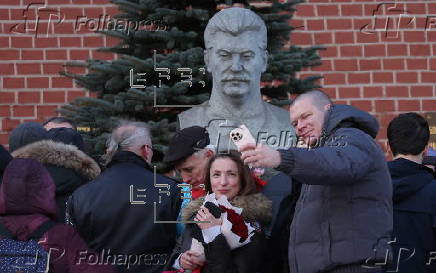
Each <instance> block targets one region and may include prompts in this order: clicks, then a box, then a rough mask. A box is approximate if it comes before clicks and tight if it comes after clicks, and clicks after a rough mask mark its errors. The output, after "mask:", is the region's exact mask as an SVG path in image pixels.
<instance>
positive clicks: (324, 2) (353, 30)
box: [291, 0, 436, 146]
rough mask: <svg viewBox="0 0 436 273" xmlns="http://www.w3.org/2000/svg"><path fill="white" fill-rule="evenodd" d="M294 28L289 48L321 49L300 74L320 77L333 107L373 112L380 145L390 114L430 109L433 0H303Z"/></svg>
mask: <svg viewBox="0 0 436 273" xmlns="http://www.w3.org/2000/svg"><path fill="white" fill-rule="evenodd" d="M394 2H396V3H394ZM383 3H388V4H383ZM292 25H293V26H295V27H298V28H297V30H296V31H295V32H294V33H293V35H292V36H291V42H292V43H294V44H298V45H302V46H309V45H314V44H322V45H325V46H326V48H327V49H326V50H325V51H322V52H321V56H322V60H323V64H322V66H320V67H316V68H314V69H312V70H310V69H309V70H306V71H304V72H302V73H300V76H306V75H311V74H313V73H321V74H322V75H323V76H324V79H323V80H322V81H321V84H322V86H323V87H324V88H323V90H324V91H326V92H328V93H329V94H330V95H331V96H332V98H334V99H335V100H336V101H337V102H340V103H347V104H352V105H355V106H357V107H358V108H360V109H363V110H366V111H369V112H371V113H372V114H374V115H375V116H376V117H377V118H378V120H379V121H380V123H381V131H380V133H379V137H378V139H379V140H380V142H381V143H382V145H383V146H384V144H385V142H386V126H387V124H388V123H389V121H390V120H391V119H392V117H394V116H395V115H397V114H399V113H401V112H409V111H416V112H421V113H423V112H429V111H436V87H435V86H436V57H434V56H435V55H436V1H435V0H427V1H401V0H397V1H371V0H334V1H333V0H330V1H329V0H306V3H303V4H300V5H298V6H297V12H296V14H295V17H294V20H293V21H292Z"/></svg>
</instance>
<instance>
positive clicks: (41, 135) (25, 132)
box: [9, 121, 47, 153]
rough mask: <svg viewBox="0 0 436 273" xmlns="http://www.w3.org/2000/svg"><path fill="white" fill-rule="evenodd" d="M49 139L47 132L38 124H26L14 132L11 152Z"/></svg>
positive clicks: (10, 141)
mask: <svg viewBox="0 0 436 273" xmlns="http://www.w3.org/2000/svg"><path fill="white" fill-rule="evenodd" d="M44 139H47V131H46V130H45V129H44V127H42V125H41V124H39V123H36V122H32V121H30V122H24V123H22V124H20V125H18V126H17V127H16V128H15V129H14V130H12V132H11V135H10V137H9V151H10V152H11V153H12V152H13V151H15V150H17V149H19V148H21V147H23V146H26V145H27V144H31V143H34V142H37V141H40V140H44Z"/></svg>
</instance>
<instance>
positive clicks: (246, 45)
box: [178, 8, 295, 151]
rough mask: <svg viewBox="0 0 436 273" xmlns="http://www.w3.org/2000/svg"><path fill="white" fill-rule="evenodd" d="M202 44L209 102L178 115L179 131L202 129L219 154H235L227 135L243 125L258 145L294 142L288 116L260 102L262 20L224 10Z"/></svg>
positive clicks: (247, 13) (281, 145) (208, 28)
mask: <svg viewBox="0 0 436 273" xmlns="http://www.w3.org/2000/svg"><path fill="white" fill-rule="evenodd" d="M204 41H205V47H206V49H205V51H204V62H205V64H206V66H207V71H208V72H210V73H212V78H213V86H212V93H211V96H210V99H209V100H208V101H206V102H204V103H203V104H201V105H199V106H195V107H193V108H191V109H189V110H187V111H184V112H182V113H180V114H179V115H178V120H179V128H181V129H183V128H186V127H190V126H194V125H197V126H202V127H206V129H207V131H208V132H209V136H210V142H211V144H215V145H217V146H218V147H217V148H218V150H219V151H222V150H226V149H228V148H233V149H234V148H235V146H234V145H233V143H231V142H230V141H229V133H230V131H231V130H232V129H233V128H235V127H238V126H240V125H242V124H245V125H246V126H247V127H248V129H249V130H250V132H251V134H252V135H253V137H254V138H255V139H256V140H257V141H258V142H261V143H266V144H268V145H270V146H272V147H274V148H284V146H285V145H284V144H286V143H288V142H287V141H286V140H283V139H281V138H283V137H286V138H295V132H294V131H293V129H292V126H291V124H290V120H289V113H288V112H287V111H286V110H284V109H282V108H279V107H277V106H273V105H271V104H269V103H267V102H264V101H263V100H262V96H261V93H260V79H261V74H262V72H264V71H265V70H266V68H267V60H268V52H267V50H266V48H267V32H266V26H265V23H264V22H263V20H262V19H261V18H260V17H259V16H258V15H257V14H255V13H254V12H252V11H250V10H248V9H243V8H228V9H224V10H222V11H220V12H218V13H217V14H215V15H214V16H213V17H212V18H211V19H210V21H209V23H208V24H207V26H206V30H205V32H204ZM284 132H286V133H284ZM271 137H272V138H271ZM268 138H269V139H270V140H273V141H269V143H268V141H267V139H268ZM288 144H289V143H288Z"/></svg>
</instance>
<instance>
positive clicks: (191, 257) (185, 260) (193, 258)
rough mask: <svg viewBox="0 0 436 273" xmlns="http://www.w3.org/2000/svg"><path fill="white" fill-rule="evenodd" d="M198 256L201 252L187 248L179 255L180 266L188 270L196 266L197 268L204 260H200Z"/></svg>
mask: <svg viewBox="0 0 436 273" xmlns="http://www.w3.org/2000/svg"><path fill="white" fill-rule="evenodd" d="M200 256H201V254H199V253H197V252H195V251H192V250H188V251H186V252H184V253H183V254H182V255H181V256H180V260H179V262H180V266H181V267H182V268H183V269H188V270H194V269H196V268H199V267H201V266H203V265H204V262H203V261H201V260H200V258H199V257H200Z"/></svg>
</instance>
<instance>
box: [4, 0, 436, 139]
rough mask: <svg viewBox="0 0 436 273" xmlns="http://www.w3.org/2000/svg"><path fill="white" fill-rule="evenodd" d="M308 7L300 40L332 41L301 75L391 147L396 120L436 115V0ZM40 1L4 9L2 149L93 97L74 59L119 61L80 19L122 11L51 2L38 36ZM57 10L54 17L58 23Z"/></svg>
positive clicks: (9, 0) (14, 1) (317, 2)
mask: <svg viewBox="0 0 436 273" xmlns="http://www.w3.org/2000/svg"><path fill="white" fill-rule="evenodd" d="M306 1H307V2H306V3H304V4H300V5H298V6H297V12H296V16H295V17H294V20H293V21H292V22H291V24H292V25H293V26H295V27H298V28H297V30H296V31H295V32H294V34H293V36H292V37H291V38H292V41H291V42H292V43H294V44H298V45H302V46H309V45H314V44H323V45H325V46H326V47H327V50H325V51H322V52H321V56H322V58H323V65H322V66H320V67H317V68H315V69H313V71H312V70H306V71H304V72H302V73H300V76H307V75H311V74H313V73H317V74H322V75H323V76H324V79H323V80H322V81H321V84H322V85H323V86H324V90H325V91H326V92H328V93H329V94H330V95H331V96H332V98H334V99H335V100H336V101H337V102H341V103H348V104H352V105H355V106H357V107H359V108H361V109H363V110H367V111H370V112H371V113H372V114H374V115H375V116H376V117H377V118H378V119H379V121H380V122H381V124H382V127H381V129H382V130H381V133H380V135H379V140H381V141H382V142H384V141H385V138H386V132H385V131H386V130H385V129H386V125H387V123H388V122H389V121H390V120H391V119H392V117H393V116H395V115H396V114H398V113H400V112H404V111H418V112H426V111H436V89H435V83H436V72H435V69H436V58H435V57H433V56H434V55H435V54H436V0H427V1H400V0H397V1H396V4H393V3H390V4H383V5H380V4H382V3H383V2H386V1H371V0H334V1H333V0H306ZM32 2H44V0H40V1H35V0H33V1H29V0H2V1H1V2H0V25H1V26H0V27H1V33H0V75H2V76H1V87H0V126H1V127H0V143H2V144H6V143H7V138H8V132H10V130H11V129H13V128H14V127H15V126H16V125H17V124H19V123H20V122H23V121H28V120H37V121H41V120H43V119H45V118H46V117H49V116H53V115H55V112H54V110H55V109H56V108H57V107H58V106H59V105H61V104H63V103H66V102H68V101H71V100H72V99H73V98H74V97H76V96H82V95H85V94H86V92H85V91H84V90H83V89H81V88H79V87H77V86H75V84H74V83H73V81H72V80H70V79H68V78H65V77H61V76H59V75H58V71H60V70H62V69H63V68H62V64H63V63H64V62H65V61H68V60H85V59H88V58H103V59H110V58H113V56H112V55H111V54H107V53H99V52H96V51H95V48H98V47H100V46H106V45H109V44H113V43H114V42H115V41H113V40H111V39H107V38H105V37H104V36H103V35H100V34H95V33H93V32H91V31H89V28H90V27H88V29H87V28H84V27H83V25H81V29H80V30H78V29H75V24H76V20H78V19H77V16H87V17H88V18H89V19H98V18H99V17H100V16H101V15H105V14H115V13H116V8H115V7H114V6H112V5H110V4H108V2H107V0H45V2H46V4H47V5H46V9H45V10H44V9H40V12H39V13H40V18H41V21H40V22H41V23H40V28H39V29H38V32H39V33H38V36H37V37H36V36H35V33H34V31H31V30H29V29H30V28H32V27H33V22H34V19H35V9H37V8H38V7H42V6H35V7H32V6H31V8H30V12H29V13H28V14H27V18H28V19H27V20H28V22H29V27H28V30H27V31H24V29H23V27H22V26H23V24H24V22H25V18H24V17H23V10H25V9H26V6H27V5H28V4H30V3H32ZM47 9H54V10H57V11H59V12H60V13H57V12H54V11H47ZM32 10H33V11H32ZM50 13H51V14H54V15H53V16H52V20H51V23H50V24H48V19H49V15H48V14H50ZM63 16H65V20H64V21H63V22H62V23H61V24H58V23H57V22H58V20H57V18H58V17H63ZM80 20H82V19H80ZM80 20H79V22H81V21H80ZM398 20H400V24H399V25H398ZM386 22H387V28H386V27H385V26H386ZM16 24H21V29H20V27H18V29H15V33H12V32H11V31H10V30H11V28H12V27H13V26H14V25H16ZM48 25H51V26H52V27H50V28H47V26H48ZM397 26H399V27H397ZM17 32H24V33H17ZM47 33H48V34H47ZM74 71H76V72H77V71H81V70H80V69H77V70H74Z"/></svg>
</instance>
